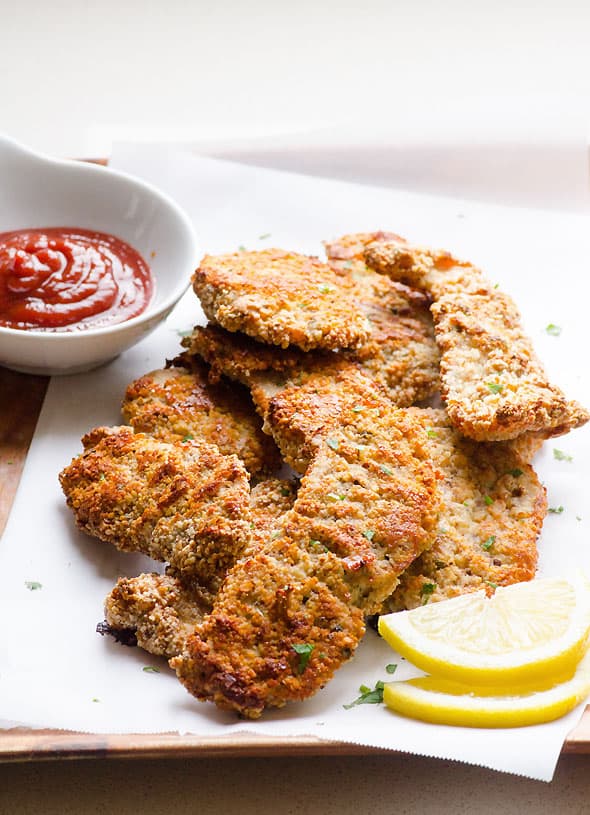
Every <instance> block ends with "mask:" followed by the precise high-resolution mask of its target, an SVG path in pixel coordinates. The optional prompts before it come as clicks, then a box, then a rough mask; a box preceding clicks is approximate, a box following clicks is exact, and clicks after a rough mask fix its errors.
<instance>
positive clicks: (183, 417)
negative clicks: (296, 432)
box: [122, 358, 280, 476]
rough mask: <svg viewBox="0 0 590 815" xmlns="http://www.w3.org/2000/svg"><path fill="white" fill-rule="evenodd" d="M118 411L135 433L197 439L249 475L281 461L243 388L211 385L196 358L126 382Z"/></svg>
mask: <svg viewBox="0 0 590 815" xmlns="http://www.w3.org/2000/svg"><path fill="white" fill-rule="evenodd" d="M122 413H123V418H124V420H125V422H126V423H127V424H129V425H131V427H133V429H134V430H135V431H136V432H140V433H147V434H149V435H150V436H153V437H154V438H157V439H160V440H161V441H166V442H174V441H187V440H188V439H199V440H200V441H205V442H208V443H209V444H215V445H217V447H218V448H219V451H220V452H221V453H223V454H224V455H231V454H232V453H235V454H236V455H237V456H238V458H240V459H241V460H242V461H243V462H244V464H245V466H246V469H247V470H248V472H249V473H250V474H251V475H254V476H258V475H259V474H263V473H271V472H274V471H275V470H276V469H277V468H278V467H279V466H280V456H279V453H278V450H277V448H276V446H275V445H274V444H273V442H272V440H271V439H270V438H269V437H268V436H267V435H266V434H265V433H263V432H262V427H261V421H260V418H259V417H258V416H257V415H256V412H255V410H254V407H253V405H252V400H251V398H250V394H249V393H248V391H247V390H246V389H245V388H242V387H240V386H239V385H237V384H235V383H233V384H230V383H229V382H228V381H227V380H221V381H219V382H217V383H215V384H212V383H211V382H209V376H208V369H207V366H206V365H204V364H203V362H202V361H201V360H200V359H197V358H193V359H192V360H191V361H190V369H187V368H181V367H170V368H165V369H162V370H158V371H152V372H151V373H149V374H145V375H144V376H142V377H140V378H139V379H136V380H135V381H134V382H132V383H131V384H130V385H129V386H128V387H127V391H126V394H125V399H124V401H123V405H122Z"/></svg>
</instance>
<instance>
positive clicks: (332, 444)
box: [326, 439, 340, 450]
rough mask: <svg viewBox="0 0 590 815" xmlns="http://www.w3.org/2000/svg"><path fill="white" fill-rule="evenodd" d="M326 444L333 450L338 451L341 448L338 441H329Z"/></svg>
mask: <svg viewBox="0 0 590 815" xmlns="http://www.w3.org/2000/svg"><path fill="white" fill-rule="evenodd" d="M326 444H327V445H328V447H329V448H330V449H332V450H337V449H338V448H339V447H340V443H339V441H338V439H328V440H327V441H326Z"/></svg>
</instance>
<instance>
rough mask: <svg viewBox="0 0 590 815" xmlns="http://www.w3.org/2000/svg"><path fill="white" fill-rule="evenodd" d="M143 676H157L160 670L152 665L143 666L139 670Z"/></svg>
mask: <svg viewBox="0 0 590 815" xmlns="http://www.w3.org/2000/svg"><path fill="white" fill-rule="evenodd" d="M141 670H142V671H143V672H144V673H145V674H159V673H160V669H159V668H156V667H155V666H154V665H144V666H143V668H142V669H141Z"/></svg>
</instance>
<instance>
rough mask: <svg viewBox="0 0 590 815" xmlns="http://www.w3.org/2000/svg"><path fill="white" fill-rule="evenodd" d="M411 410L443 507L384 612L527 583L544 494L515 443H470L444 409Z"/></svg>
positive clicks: (532, 573)
mask: <svg viewBox="0 0 590 815" xmlns="http://www.w3.org/2000/svg"><path fill="white" fill-rule="evenodd" d="M410 411H411V412H412V414H413V416H414V418H415V419H416V420H417V421H419V422H420V423H421V424H422V427H423V429H424V434H425V436H426V438H427V445H428V448H429V452H430V458H431V460H432V462H433V463H434V465H435V467H436V468H437V469H438V471H439V472H440V474H441V476H442V478H441V480H440V481H439V490H440V492H441V507H440V515H439V519H438V526H437V532H436V537H435V540H434V543H433V545H432V546H431V547H430V548H429V549H428V551H426V552H424V553H423V554H421V555H420V556H419V557H418V558H416V560H415V561H414V562H413V563H412V564H411V565H410V566H409V567H408V568H407V569H406V571H405V572H404V573H403V575H402V576H401V578H400V583H399V586H398V587H397V589H396V590H395V591H394V593H393V595H392V596H391V597H390V598H389V600H388V601H387V603H386V609H387V610H388V611H398V610H401V609H407V608H415V607H416V606H419V605H423V604H424V603H426V602H430V601H436V600H444V599H448V598H450V597H455V596H456V595H458V594H465V593H467V592H471V591H477V590H479V589H481V588H484V589H486V590H487V592H488V594H491V593H493V590H494V589H495V588H496V587H497V586H507V585H510V584H511V583H518V582H520V581H523V580H531V579H532V578H533V577H534V576H535V569H536V565H537V546H536V542H537V538H538V536H539V534H540V532H541V527H542V525H543V519H544V517H545V514H546V511H547V499H546V493H545V488H544V487H543V485H542V484H541V483H540V481H539V479H538V478H537V475H536V474H535V472H534V470H533V468H532V467H531V466H530V464H528V463H526V461H525V459H523V458H522V457H521V455H520V452H521V448H520V446H519V444H518V442H495V443H494V442H489V443H487V444H481V443H478V442H474V441H472V440H471V439H466V438H465V437H463V436H461V435H460V434H459V433H458V432H457V431H456V430H455V429H454V428H453V426H452V425H451V423H450V421H449V419H448V416H447V414H446V413H445V411H444V410H434V409H430V410H421V409H419V408H411V409H410Z"/></svg>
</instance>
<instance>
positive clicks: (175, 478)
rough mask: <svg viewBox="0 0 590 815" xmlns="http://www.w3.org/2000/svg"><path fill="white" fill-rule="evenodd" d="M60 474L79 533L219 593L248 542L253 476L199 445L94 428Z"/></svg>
mask: <svg viewBox="0 0 590 815" xmlns="http://www.w3.org/2000/svg"><path fill="white" fill-rule="evenodd" d="M82 443H83V445H84V448H85V452H84V453H82V455H80V456H78V457H77V458H75V459H74V460H73V461H72V463H71V464H70V465H69V466H67V467H66V468H65V469H64V470H63V471H62V472H61V473H60V477H59V478H60V483H61V486H62V489H63V491H64V494H65V496H66V498H67V503H68V506H69V507H70V508H71V509H72V510H73V512H74V517H75V519H76V523H77V525H78V526H79V527H80V528H81V529H83V530H84V531H85V532H88V533H89V534H91V535H94V536H95V537H97V538H100V540H103V541H106V542H108V543H112V544H114V545H115V546H116V547H117V549H120V550H122V551H137V552H143V553H144V554H146V555H149V556H150V557H153V558H154V559H155V560H161V561H165V562H168V563H170V565H171V567H172V568H173V569H174V570H175V571H176V572H177V573H178V574H182V575H184V576H186V577H191V578H194V579H195V580H196V581H197V582H199V583H201V584H202V585H203V586H204V587H206V588H209V589H210V590H214V591H215V590H217V588H218V585H219V582H220V580H221V579H222V578H223V577H224V576H225V574H226V573H227V570H228V569H229V568H230V567H231V566H233V564H234V562H235V560H236V558H237V557H238V556H239V555H240V554H241V552H242V550H243V549H244V547H245V545H246V544H247V543H248V542H249V541H250V538H251V529H250V515H249V506H248V499H249V494H250V485H249V482H248V474H247V472H246V470H245V468H244V465H243V464H242V462H241V461H240V460H239V459H238V458H237V457H236V456H222V455H221V453H220V452H219V451H218V449H217V448H216V447H213V446H212V445H210V444H206V443H205V442H199V441H187V442H185V443H184V444H167V443H165V442H161V441H158V440H156V439H153V438H151V437H149V436H146V435H145V434H143V433H136V434H134V433H133V430H132V429H131V428H129V427H120V428H97V429H95V430H93V431H91V433H89V434H88V435H87V436H85V437H84V438H83V439H82Z"/></svg>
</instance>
